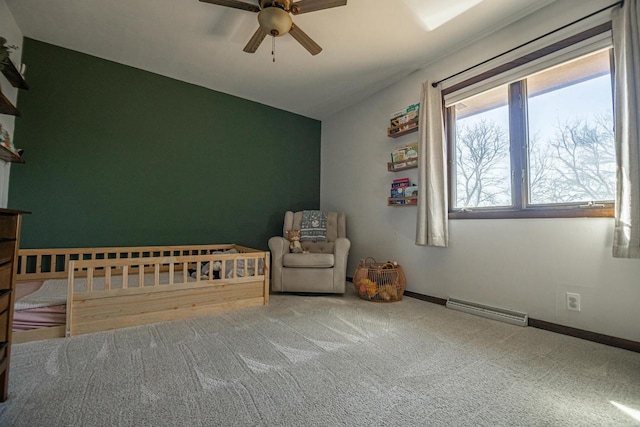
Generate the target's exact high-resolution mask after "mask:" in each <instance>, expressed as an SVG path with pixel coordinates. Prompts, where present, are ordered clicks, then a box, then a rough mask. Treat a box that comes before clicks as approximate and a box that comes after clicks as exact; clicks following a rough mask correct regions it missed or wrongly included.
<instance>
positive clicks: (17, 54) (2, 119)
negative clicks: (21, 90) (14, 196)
mask: <svg viewBox="0 0 640 427" xmlns="http://www.w3.org/2000/svg"><path fill="white" fill-rule="evenodd" d="M0 36H2V37H4V38H5V39H7V44H8V45H15V46H18V48H19V49H18V50H14V51H12V52H11V53H10V58H11V60H12V61H13V63H14V64H16V65H17V66H19V64H20V58H21V57H22V31H20V28H18V24H17V23H16V21H15V19H13V15H12V14H11V11H10V10H9V8H8V7H7V3H6V1H5V0H0ZM0 87H1V88H2V93H3V94H4V96H6V97H7V98H8V99H9V100H10V101H11V103H12V104H13V105H16V102H17V100H18V89H16V88H14V87H13V86H11V84H10V83H9V82H8V81H7V79H6V78H5V77H4V74H2V73H0ZM0 123H1V124H2V127H3V128H4V129H6V130H7V131H8V132H9V135H11V140H13V136H14V132H13V130H14V125H15V117H14V116H8V115H6V114H0ZM10 170H11V163H7V162H4V161H2V160H0V207H2V208H4V207H7V197H8V195H9V173H10Z"/></svg>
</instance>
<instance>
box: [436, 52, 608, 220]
mask: <svg viewBox="0 0 640 427" xmlns="http://www.w3.org/2000/svg"><path fill="white" fill-rule="evenodd" d="M610 56H611V50H610V49H605V50H601V51H598V52H595V53H592V54H589V55H587V56H583V57H581V58H578V59H575V60H573V61H570V62H566V63H563V64H561V65H558V66H555V67H553V68H549V69H547V70H544V71H542V72H538V73H536V74H533V75H531V76H528V77H526V78H524V79H521V80H519V81H516V82H514V83H510V84H508V85H503V86H499V87H497V88H494V89H492V90H489V91H487V92H484V93H481V94H479V95H476V96H473V97H471V98H467V99H464V100H462V101H460V102H457V103H455V104H453V105H451V106H450V107H449V108H448V109H447V132H448V137H449V141H450V144H449V167H450V181H451V182H450V184H451V185H450V192H451V194H450V207H451V208H450V209H451V213H450V215H451V217H452V218H491V217H494V218H495V217H497V218H507V217H565V216H613V199H614V194H615V186H616V169H615V168H616V163H615V146H614V138H613V96H612V93H613V92H612V80H611V66H610V64H611V59H610Z"/></svg>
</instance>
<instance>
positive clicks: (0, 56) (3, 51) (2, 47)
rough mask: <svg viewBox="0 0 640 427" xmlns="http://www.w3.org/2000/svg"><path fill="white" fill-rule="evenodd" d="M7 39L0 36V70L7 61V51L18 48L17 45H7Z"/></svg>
mask: <svg viewBox="0 0 640 427" xmlns="http://www.w3.org/2000/svg"><path fill="white" fill-rule="evenodd" d="M6 43H7V39H5V38H4V37H0V71H3V70H4V67H5V65H4V64H5V63H6V62H7V61H9V52H11V51H12V50H16V49H18V46H15V45H12V44H10V45H7V44H6Z"/></svg>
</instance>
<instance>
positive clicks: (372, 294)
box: [353, 257, 407, 302]
mask: <svg viewBox="0 0 640 427" xmlns="http://www.w3.org/2000/svg"><path fill="white" fill-rule="evenodd" d="M406 285H407V279H406V278H405V277H404V272H403V271H402V267H400V265H398V263H396V262H394V263H391V262H376V260H375V259H373V258H371V257H367V258H366V259H365V260H364V262H361V263H360V264H358V266H357V267H356V272H355V274H354V275H353V286H355V288H356V293H357V294H358V296H359V297H360V298H362V299H366V300H367V301H374V302H394V301H400V300H401V299H402V294H403V293H404V288H405V286H406Z"/></svg>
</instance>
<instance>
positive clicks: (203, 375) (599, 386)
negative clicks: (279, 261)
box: [0, 292, 640, 426]
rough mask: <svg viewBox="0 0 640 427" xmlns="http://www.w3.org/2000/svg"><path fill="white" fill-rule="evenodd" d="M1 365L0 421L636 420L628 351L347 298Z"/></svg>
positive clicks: (635, 359) (291, 304)
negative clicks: (5, 369)
mask: <svg viewBox="0 0 640 427" xmlns="http://www.w3.org/2000/svg"><path fill="white" fill-rule="evenodd" d="M11 362H12V363H11V377H10V389H9V392H10V398H9V400H8V401H7V402H5V403H3V404H0V425H2V426H8V425H21V426H71V425H73V426H94V425H99V426H112V425H113V426H115V425H122V426H159V425H181V426H182V425H185V426H234V425H243V426H244V425H250V426H280V425H283V426H341V425H342V426H378V425H385V426H411V425H417V426H425V425H433V426H449V425H451V426H465V425H470V426H518V425H523V426H535V425H540V426H562V425H567V426H605V425H606V426H619V425H638V424H640V421H638V419H637V418H634V417H633V416H632V415H629V414H628V413H627V412H625V410H628V411H631V413H632V414H633V411H634V410H635V411H638V410H640V354H638V353H633V352H629V351H625V350H620V349H616V348H612V347H607V346H604V345H600V344H595V343H591V342H588V341H583V340H579V339H576V338H571V337H567V336H563V335H558V334H554V333H551V332H546V331H542V330H538V329H534V328H520V327H517V326H511V325H507V324H504V323H500V322H495V321H492V320H487V319H483V318H479V317H474V316H471V315H468V314H465V313H460V312H456V311H451V310H448V309H446V308H444V307H442V306H438V305H434V304H430V303H427V302H423V301H418V300H415V299H411V298H405V299H404V300H403V301H402V302H398V303H393V304H375V303H369V302H366V301H361V300H359V299H357V297H355V296H354V294H353V293H352V292H349V293H348V294H347V295H345V296H343V297H340V296H338V297H334V296H328V297H324V296H321V297H305V296H296V295H272V298H271V304H270V305H269V306H266V307H259V308H252V309H245V310H240V311H235V312H230V313H225V314H221V315H214V316H210V317H202V318H198V319H192V320H186V321H176V322H167V323H162V324H156V325H151V326H142V327H136V328H129V329H121V330H118V331H110V332H102V333H96V334H91V335H83V336H77V337H73V338H66V339H56V340H49V341H41V342H36V343H27V344H18V345H15V346H14V347H13V355H12V360H11ZM636 417H639V415H638V413H636Z"/></svg>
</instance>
